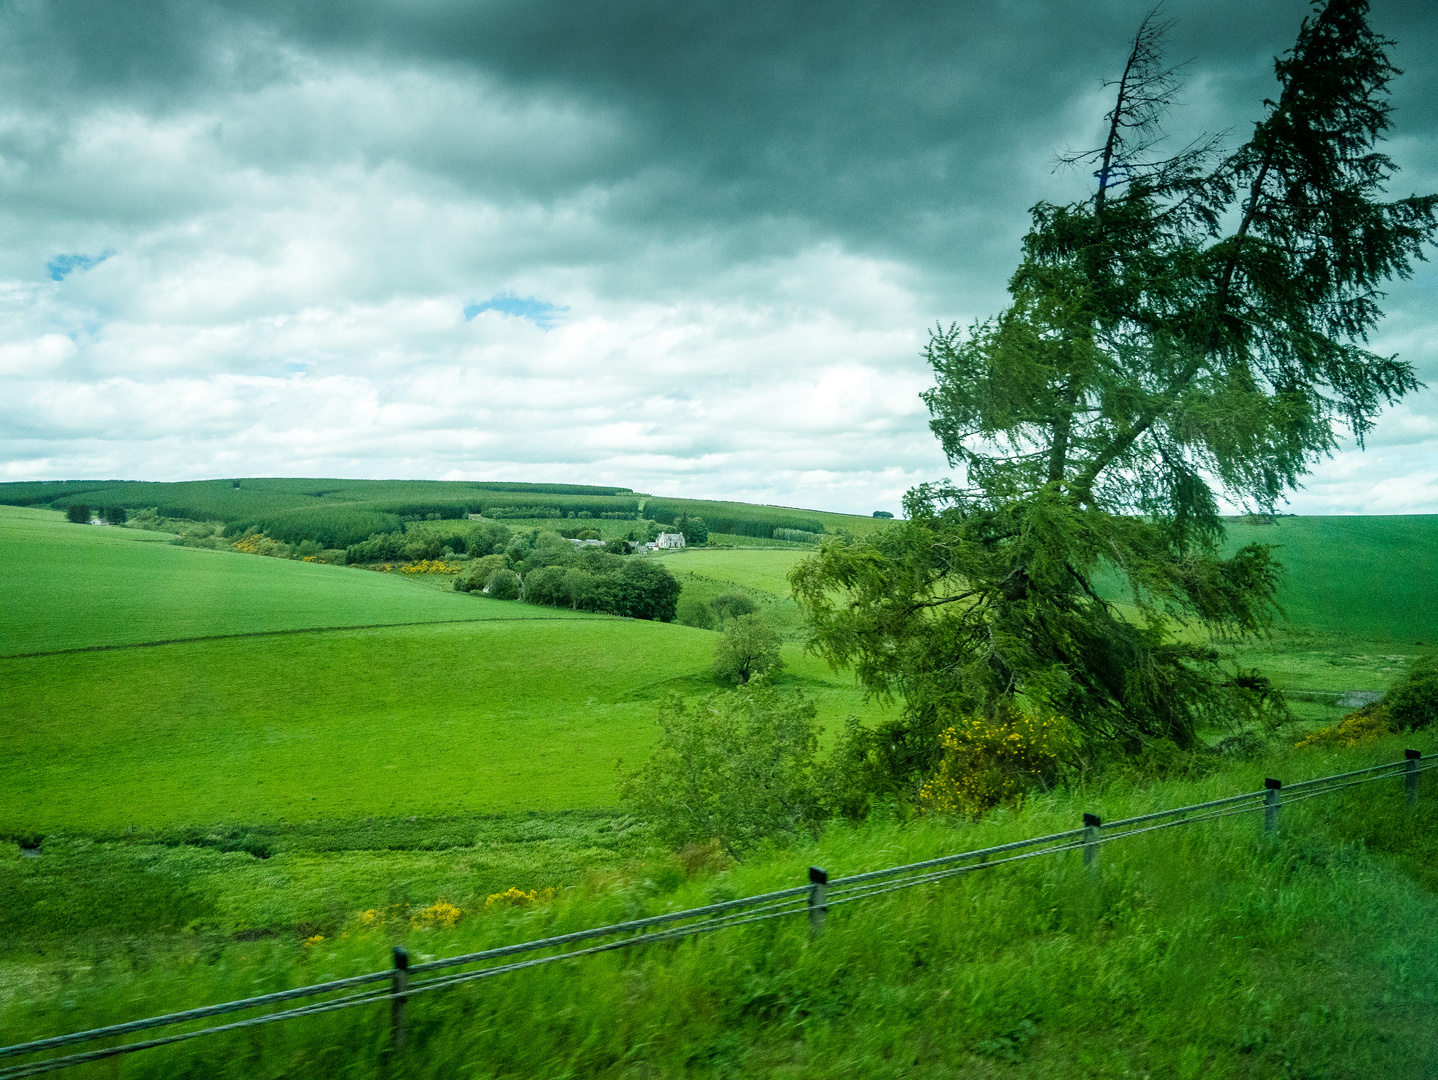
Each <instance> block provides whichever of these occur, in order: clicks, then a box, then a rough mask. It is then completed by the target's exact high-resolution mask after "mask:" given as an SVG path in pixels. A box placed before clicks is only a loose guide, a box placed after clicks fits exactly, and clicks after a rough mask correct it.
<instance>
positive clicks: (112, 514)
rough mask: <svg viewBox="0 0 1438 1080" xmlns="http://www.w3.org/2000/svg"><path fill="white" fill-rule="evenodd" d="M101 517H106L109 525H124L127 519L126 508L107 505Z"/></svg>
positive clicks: (106, 522)
mask: <svg viewBox="0 0 1438 1080" xmlns="http://www.w3.org/2000/svg"><path fill="white" fill-rule="evenodd" d="M101 517H103V518H104V519H105V524H107V525H123V524H125V520H126V514H125V508H124V507H123V506H107V507H105V509H104V510H102V511H101Z"/></svg>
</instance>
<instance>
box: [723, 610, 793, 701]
mask: <svg viewBox="0 0 1438 1080" xmlns="http://www.w3.org/2000/svg"><path fill="white" fill-rule="evenodd" d="M783 643H784V642H783V639H782V638H780V637H779V635H778V633H777V632H776V631H775V630H773V629H771V628H770V627H769V626H768V625H767V624H766V623H765V622H764V621H763V620H762V619H761V618H760V617H759V616H758V615H740V616H739V617H738V618H737V619H735V620H734V621H733V622H731V623H730V624H729V629H728V630H726V631H724V636H723V637H722V638H720V639H719V644H718V646H717V647H716V648H715V649H714V676H715V678H718V679H723V680H724V681H725V682H737V683H739V684H740V685H743V684H744V683H747V682H748V681H749V680H750V679H752V678H754V677H755V676H756V675H768V674H775V673H777V672H778V671H779V670H780V669H781V668H782V667H783V666H784V659H783V657H781V656H780V655H779V649H780V646H782V645H783Z"/></svg>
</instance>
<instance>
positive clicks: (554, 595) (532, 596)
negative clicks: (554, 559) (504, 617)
mask: <svg viewBox="0 0 1438 1080" xmlns="http://www.w3.org/2000/svg"><path fill="white" fill-rule="evenodd" d="M524 599H525V600H526V601H527V602H529V603H531V604H546V605H548V606H550V607H569V606H570V605H571V603H572V599H571V597H570V592H569V584H568V582H567V581H566V580H565V573H564V568H563V567H561V566H541V567H539V568H538V569H535V570H531V571H530V572H529V573H528V574H526V575H524Z"/></svg>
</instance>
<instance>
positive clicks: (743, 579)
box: [664, 548, 816, 597]
mask: <svg viewBox="0 0 1438 1080" xmlns="http://www.w3.org/2000/svg"><path fill="white" fill-rule="evenodd" d="M815 553H816V552H815V550H814V549H812V548H811V549H809V550H807V551H804V550H784V549H779V548H766V549H763V550H758V551H742V550H740V551H733V550H730V551H726V550H723V549H716V550H706V549H704V548H694V549H693V550H692V551H681V552H677V553H675V554H673V555H666V556H664V558H665V559H666V562H665V565H666V566H668V567H669V569H670V570H672V571H674V572H675V573H676V574H677V573H679V572H680V571H683V570H687V571H689V572H690V573H693V574H702V575H703V576H704V577H708V578H714V579H716V580H718V581H732V582H733V583H734V584H735V585H743V586H745V587H746V588H750V589H758V590H760V591H761V592H767V593H773V594H774V595H775V596H783V597H788V596H789V595H790V591H789V577H788V575H789V571H790V570H792V569H794V567H795V566H797V565H798V564H799V563H800V562H801V561H803V560H804V559H807V558H810V557H811V556H813V555H814V554H815Z"/></svg>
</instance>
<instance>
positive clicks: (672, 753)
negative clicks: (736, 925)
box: [620, 680, 823, 855]
mask: <svg viewBox="0 0 1438 1080" xmlns="http://www.w3.org/2000/svg"><path fill="white" fill-rule="evenodd" d="M658 723H659V730H660V735H659V742H658V745H657V746H656V747H655V750H654V754H653V756H652V757H651V758H650V759H649V761H648V762H646V763H645V765H644V767H643V768H642V769H640V770H639V771H638V772H637V773H632V774H630V775H628V776H625V777H624V778H623V780H622V781H621V784H620V797H621V798H622V799H623V801H624V803H625V805H626V806H627V807H628V808H629V809H630V810H631V812H633V813H634V814H635V816H637V817H638V818H640V819H641V820H642V821H644V822H645V823H646V824H647V825H648V826H649V827H650V828H651V829H652V830H653V831H654V834H655V835H656V836H657V837H658V838H659V839H660V840H661V841H663V842H665V843H667V844H669V845H670V846H672V847H675V848H678V847H682V846H684V845H687V844H702V843H705V842H707V841H710V840H717V841H718V842H719V844H720V846H721V847H722V848H723V849H724V850H725V851H726V852H728V853H729V854H731V855H737V854H742V853H743V852H744V851H746V850H750V849H752V848H754V847H755V846H756V845H758V844H760V843H763V842H765V841H772V840H775V839H779V838H784V837H794V836H798V835H802V834H804V833H808V832H812V831H815V830H816V829H817V826H818V824H819V822H820V821H821V820H822V817H823V807H822V804H821V802H820V800H819V797H818V794H817V791H818V785H817V784H816V783H815V782H814V780H815V775H816V767H815V762H814V756H815V753H816V751H817V750H818V746H819V725H818V721H817V719H816V710H815V707H814V704H813V703H812V702H810V701H807V700H805V699H804V698H803V697H801V696H800V695H798V694H794V695H782V694H780V693H778V692H777V691H776V690H774V689H773V687H771V686H769V685H768V684H766V683H765V682H764V681H763V680H758V681H756V682H753V683H750V684H749V685H748V686H746V687H743V688H742V689H740V690H737V691H735V692H733V693H729V694H719V695H714V696H712V697H708V698H705V699H704V700H702V701H700V702H699V703H698V704H695V705H691V704H688V703H686V702H685V701H683V700H682V699H681V698H679V697H678V696H675V697H671V698H670V699H669V700H668V701H667V702H666V703H665V704H664V706H663V708H662V709H661V710H660V713H659V720H658Z"/></svg>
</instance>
